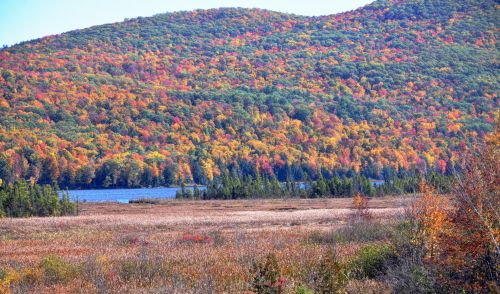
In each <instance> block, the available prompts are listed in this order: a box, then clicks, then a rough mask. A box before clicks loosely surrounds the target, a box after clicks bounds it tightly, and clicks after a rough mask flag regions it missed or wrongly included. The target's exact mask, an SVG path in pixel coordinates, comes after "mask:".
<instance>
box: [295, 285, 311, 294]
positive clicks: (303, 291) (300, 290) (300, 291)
mask: <svg viewBox="0 0 500 294" xmlns="http://www.w3.org/2000/svg"><path fill="white" fill-rule="evenodd" d="M295 294H314V291H313V290H311V289H309V288H307V287H306V286H299V287H297V289H296V290H295Z"/></svg>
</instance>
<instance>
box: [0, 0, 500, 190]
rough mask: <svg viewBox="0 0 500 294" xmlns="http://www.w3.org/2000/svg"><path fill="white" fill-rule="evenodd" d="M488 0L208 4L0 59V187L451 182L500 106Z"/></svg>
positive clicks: (0, 54)
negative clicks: (294, 6) (331, 8)
mask: <svg viewBox="0 0 500 294" xmlns="http://www.w3.org/2000/svg"><path fill="white" fill-rule="evenodd" d="M497 28H498V2H497V1H493V0H486V1H478V0H465V1H452V0H379V1H375V2H374V3H372V4H371V5H367V6H365V7H363V8H360V9H358V10H355V11H351V12H347V13H342V14H337V15H330V16H322V17H303V16H297V15H289V14H282V13H276V12H271V11H266V10H260V9H236V8H234V9H233V8H226V9H212V10H197V11H191V12H178V13H167V14H159V15H156V16H153V17H146V18H144V17H141V18H136V19H128V20H125V21H124V22H120V23H114V24H108V25H102V26H96V27H92V28H88V29H83V30H77V31H72V32H68V33H64V34H61V35H56V36H49V37H46V38H42V39H38V40H33V41H29V42H24V43H21V44H18V45H15V46H12V47H8V48H4V49H2V50H0V179H2V181H4V182H10V183H13V182H15V181H16V180H18V179H27V180H29V179H30V180H32V181H34V182H37V183H40V184H54V183H58V184H59V185H60V186H61V187H63V188H64V187H139V186H157V185H171V184H178V183H180V182H184V181H186V182H196V183H199V184H203V183H208V182H210V181H212V180H214V178H219V177H220V176H221V175H223V174H234V173H236V174H239V175H242V176H243V175H250V176H252V177H256V176H257V175H259V174H264V175H268V176H270V177H274V176H276V177H277V178H278V179H279V180H280V181H283V180H285V179H287V178H291V179H292V180H294V181H302V180H305V179H307V178H315V179H317V178H318V177H319V176H320V174H321V175H326V176H331V177H333V176H335V175H340V176H342V175H354V174H363V175H364V176H367V177H371V178H383V177H384V175H387V174H388V173H397V172H400V171H412V172H413V171H418V172H422V173H427V172H429V171H436V172H440V173H448V174H449V173H452V171H454V170H456V169H460V167H461V166H463V164H464V162H463V157H462V156H461V154H463V153H464V152H465V151H466V150H468V149H471V148H473V146H475V145H476V143H477V142H480V141H481V140H482V138H483V137H484V136H485V134H487V133H488V132H490V131H491V130H492V125H493V123H494V121H495V113H498V106H499V105H498V90H499V87H498V78H497V69H498V58H497V56H498V51H497V44H496V39H497V37H498V36H497V34H498V30H497Z"/></svg>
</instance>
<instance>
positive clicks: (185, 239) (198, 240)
mask: <svg viewBox="0 0 500 294" xmlns="http://www.w3.org/2000/svg"><path fill="white" fill-rule="evenodd" d="M178 242H179V243H188V244H190V243H194V244H207V243H212V242H214V238H212V237H211V236H208V235H202V234H197V233H196V234H190V233H185V234H184V235H182V237H181V238H180V239H178Z"/></svg>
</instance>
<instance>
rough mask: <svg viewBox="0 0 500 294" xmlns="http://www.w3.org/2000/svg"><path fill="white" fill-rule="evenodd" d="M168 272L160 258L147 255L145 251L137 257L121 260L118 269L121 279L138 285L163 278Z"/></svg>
mask: <svg viewBox="0 0 500 294" xmlns="http://www.w3.org/2000/svg"><path fill="white" fill-rule="evenodd" d="M169 272H170V271H169V269H168V267H167V265H166V264H165V263H164V262H163V261H162V260H158V259H157V258H152V257H149V256H147V255H146V253H142V254H141V256H140V257H139V258H132V259H128V260H124V261H122V262H121V265H120V269H119V274H120V277H121V278H122V279H123V280H125V281H127V282H135V283H137V284H139V285H148V284H151V283H152V282H153V281H154V280H155V279H165V278H167V276H168V273H169Z"/></svg>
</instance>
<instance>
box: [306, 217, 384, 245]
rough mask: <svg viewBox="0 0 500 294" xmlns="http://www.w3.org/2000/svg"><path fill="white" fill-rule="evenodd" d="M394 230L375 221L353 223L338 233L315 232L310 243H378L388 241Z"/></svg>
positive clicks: (310, 237) (310, 238)
mask: <svg viewBox="0 0 500 294" xmlns="http://www.w3.org/2000/svg"><path fill="white" fill-rule="evenodd" d="M392 230H393V228H392V227H391V226H388V225H383V224H380V223H378V222H373V221H362V222H357V223H352V224H350V225H348V226H345V227H342V228H340V229H338V230H336V231H327V232H313V233H312V234H311V235H310V236H309V238H308V239H309V241H310V242H312V243H316V244H335V243H339V242H340V243H342V242H376V241H382V240H386V239H387V238H388V237H389V236H390V234H391V231H392Z"/></svg>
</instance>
